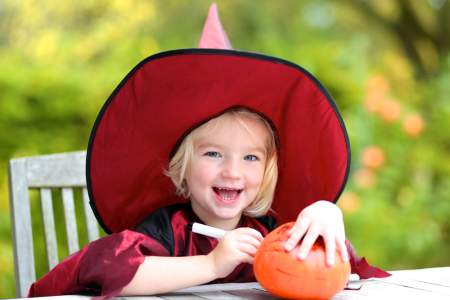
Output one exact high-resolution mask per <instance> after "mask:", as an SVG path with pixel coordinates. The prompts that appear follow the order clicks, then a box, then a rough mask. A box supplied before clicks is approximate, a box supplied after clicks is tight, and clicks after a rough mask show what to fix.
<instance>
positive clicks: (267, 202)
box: [165, 108, 278, 217]
mask: <svg viewBox="0 0 450 300" xmlns="http://www.w3.org/2000/svg"><path fill="white" fill-rule="evenodd" d="M225 117H231V118H232V119H233V120H235V121H237V122H239V124H240V125H241V126H242V127H243V128H244V129H246V130H247V131H248V132H249V133H250V134H253V133H252V132H250V129H249V128H248V126H247V124H246V122H245V119H246V118H247V119H248V118H250V119H254V120H257V121H259V122H261V123H262V124H263V125H264V127H265V128H266V130H267V133H268V139H267V140H266V145H265V147H266V152H267V154H266V164H265V169H264V175H263V179H262V181H261V186H260V189H259V191H258V193H257V195H256V197H255V200H253V201H252V202H251V203H250V205H249V206H247V207H246V208H245V209H244V211H243V213H244V214H245V215H248V216H251V217H259V216H262V215H264V214H266V213H267V211H268V210H269V209H270V206H271V205H272V201H273V195H274V193H275V187H276V184H277V179H278V166H277V159H278V157H277V146H276V140H275V133H274V131H273V129H272V127H271V126H270V124H269V123H268V122H267V120H266V119H264V118H263V117H262V116H260V115H259V114H257V113H254V112H252V111H250V110H248V109H245V108H235V109H231V110H228V111H226V112H225V113H223V114H221V115H220V116H218V117H216V118H213V119H211V120H209V121H208V122H206V123H204V124H203V125H201V126H199V127H197V128H196V129H194V130H193V131H191V132H190V133H189V134H188V135H187V136H186V137H185V138H184V139H183V141H182V143H181V144H180V146H179V147H178V149H177V151H176V153H175V154H174V155H173V157H172V158H171V160H170V163H169V169H168V170H167V171H166V172H165V174H166V175H167V176H169V177H170V179H171V180H172V182H173V183H174V185H175V187H176V193H177V195H181V196H183V197H185V198H189V197H190V192H189V188H188V186H187V183H186V180H185V176H186V171H187V168H188V165H189V163H190V161H191V159H192V157H193V154H194V141H195V140H196V138H197V137H198V136H199V134H200V133H204V132H205V131H212V130H214V129H215V128H217V126H220V125H221V123H222V122H223V120H224V118H225Z"/></svg>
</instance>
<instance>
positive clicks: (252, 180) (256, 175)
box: [247, 167, 264, 187]
mask: <svg viewBox="0 0 450 300" xmlns="http://www.w3.org/2000/svg"><path fill="white" fill-rule="evenodd" d="M263 177H264V168H263V167H258V168H254V169H252V170H251V172H249V173H248V176H247V183H248V184H251V185H252V186H255V187H256V186H259V185H260V184H261V182H262V180H263Z"/></svg>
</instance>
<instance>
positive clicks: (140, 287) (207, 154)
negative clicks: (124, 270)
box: [122, 109, 348, 295]
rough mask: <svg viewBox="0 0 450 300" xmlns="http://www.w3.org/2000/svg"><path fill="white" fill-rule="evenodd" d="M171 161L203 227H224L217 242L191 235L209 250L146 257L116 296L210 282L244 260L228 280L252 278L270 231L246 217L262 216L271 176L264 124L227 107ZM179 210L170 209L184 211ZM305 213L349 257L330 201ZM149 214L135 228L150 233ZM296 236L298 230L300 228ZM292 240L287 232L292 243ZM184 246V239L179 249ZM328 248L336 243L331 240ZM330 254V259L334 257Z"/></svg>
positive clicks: (273, 165) (272, 147)
mask: <svg viewBox="0 0 450 300" xmlns="http://www.w3.org/2000/svg"><path fill="white" fill-rule="evenodd" d="M169 166H170V167H169V172H168V174H169V176H170V177H171V179H172V181H173V182H174V184H175V186H176V187H177V191H178V193H180V194H182V195H184V196H185V197H188V198H189V199H190V206H191V209H192V213H193V214H195V215H196V216H197V217H198V218H199V219H200V220H201V221H202V222H204V223H205V224H208V225H210V226H214V227H218V228H222V229H226V230H229V231H228V233H227V234H226V235H225V236H224V238H223V239H221V240H220V241H219V242H218V243H217V242H216V241H215V240H212V239H211V238H209V239H208V238H206V237H197V239H199V240H197V241H196V240H194V243H195V242H200V241H202V240H203V241H208V242H210V243H211V249H207V251H204V252H203V253H197V255H192V256H182V257H156V256H147V257H146V258H145V260H144V262H143V263H142V264H141V265H140V267H139V269H138V270H137V272H136V275H135V276H134V278H133V279H132V281H131V282H130V283H129V284H128V285H127V286H126V287H125V288H124V289H123V290H122V294H124V295H136V294H143V295H149V294H157V293H164V292H169V291H173V290H176V289H180V288H184V287H188V286H193V285H198V284H203V283H207V282H211V281H213V280H216V279H219V278H224V277H227V276H228V275H230V273H231V272H233V271H234V270H236V267H238V266H239V265H241V264H243V263H247V264H245V265H242V267H241V268H240V270H238V271H235V274H234V275H233V278H229V279H228V280H226V281H240V280H243V279H248V280H251V279H252V278H251V277H250V276H249V275H250V274H251V273H252V272H251V265H249V264H251V263H252V262H253V257H254V255H255V252H256V250H257V249H258V247H259V245H260V243H261V240H262V238H263V235H265V234H267V232H268V231H270V230H272V229H273V225H270V223H268V222H264V221H262V220H258V219H252V218H251V217H261V216H264V215H265V214H266V213H267V211H268V210H269V208H270V205H271V203H272V199H273V194H274V191H275V186H276V181H277V172H278V168H277V149H276V142H275V136H274V132H273V131H272V129H271V127H270V125H269V123H268V122H267V121H266V120H265V119H264V118H262V117H261V116H259V115H257V114H255V113H252V112H250V111H248V110H244V109H239V110H230V111H227V112H225V113H224V114H222V115H220V116H219V117H216V118H214V119H212V120H210V121H209V122H207V123H206V124H204V125H202V126H200V127H198V128H197V129H195V130H193V131H192V132H191V133H190V134H189V135H188V136H186V137H185V139H184V140H183V142H182V143H181V145H180V147H179V148H178V150H177V152H176V153H175V155H174V156H173V158H172V160H171V162H170V165H169ZM318 206H320V208H316V207H318ZM178 209H179V211H176V212H175V213H180V211H183V210H189V209H190V208H188V207H179V208H178ZM319 209H320V212H321V213H320V214H315V212H318V211H319ZM166 210H167V208H166ZM308 210H310V211H311V212H310V213H309V217H310V218H311V220H310V222H311V224H310V225H311V226H309V227H313V228H314V230H318V232H319V233H320V232H323V233H324V236H325V237H326V239H327V238H329V237H330V235H334V237H332V238H336V241H339V242H340V243H339V244H338V246H341V248H339V249H340V250H341V251H342V252H341V253H342V254H343V258H344V260H347V259H348V258H347V252H346V248H345V244H344V240H345V237H344V236H343V235H342V234H343V232H344V231H343V224H342V216H341V213H340V211H339V209H337V207H336V206H335V205H334V204H331V203H328V202H324V203H319V202H316V203H315V204H312V205H311V207H310V208H308ZM183 213H185V211H183ZM157 214H158V215H161V212H158V213H157ZM171 214H172V216H173V214H174V212H172V213H171ZM243 214H244V216H242V215H243ZM153 218H155V216H154V215H153V216H151V217H150V218H149V219H147V220H146V221H144V223H143V224H141V225H140V226H138V227H137V231H140V232H144V233H147V234H150V233H151V231H150V230H149V229H148V227H151V226H152V225H153V224H152V221H151V219H153ZM160 218H162V217H160ZM306 218H308V217H306ZM330 218H331V219H330ZM300 220H303V218H301V219H300ZM169 222H170V221H169ZM302 222H303V221H302ZM302 222H301V223H299V225H301V224H304V223H302ZM272 224H273V222H272ZM243 225H246V226H248V227H242V226H243ZM307 228H308V227H307ZM307 228H306V229H307ZM299 229H300V228H299ZM336 229H338V230H339V231H338V230H336ZM294 233H295V234H296V235H298V233H299V230H298V229H297V230H296V231H294ZM314 234H316V233H314ZM339 234H341V235H340V236H338V235H339ZM295 239H296V237H295V235H292V240H293V243H294V244H295V243H296V242H297V240H295ZM216 244H217V245H216ZM332 244H335V241H334V240H333V243H332ZM190 247H192V246H191V245H187V244H185V245H184V247H183V248H190ZM328 247H332V248H334V247H333V245H330V244H329V245H328ZM307 250H308V249H306V251H307ZM333 254H334V252H333ZM329 258H330V259H333V257H332V255H331V256H330V257H329ZM330 264H332V261H330ZM198 270H201V272H199V271H198ZM232 279H234V280H232Z"/></svg>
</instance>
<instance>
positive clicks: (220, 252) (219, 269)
mask: <svg viewBox="0 0 450 300" xmlns="http://www.w3.org/2000/svg"><path fill="white" fill-rule="evenodd" d="M262 239H263V237H262V235H261V233H260V232H259V231H257V230H255V229H252V228H248V227H246V228H237V229H235V230H231V231H229V232H227V234H225V236H224V237H223V238H222V239H220V241H219V244H218V245H217V247H216V248H214V250H213V251H211V252H210V253H209V254H208V257H209V258H210V259H211V261H212V264H213V269H214V272H215V274H216V275H217V278H223V277H226V276H227V275H228V274H230V273H231V272H232V271H233V270H234V269H235V268H236V267H237V266H238V265H239V264H241V263H250V264H251V263H253V258H254V256H255V253H256V250H257V249H258V247H259V245H260V244H261V241H262Z"/></svg>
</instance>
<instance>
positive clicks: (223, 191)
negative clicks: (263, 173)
mask: <svg viewBox="0 0 450 300" xmlns="http://www.w3.org/2000/svg"><path fill="white" fill-rule="evenodd" d="M213 191H214V193H215V194H216V195H217V196H218V197H219V199H220V200H222V201H224V202H233V201H234V200H236V199H237V198H238V197H239V195H240V194H241V192H242V191H243V189H235V188H228V187H215V186H214V187H213Z"/></svg>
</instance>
